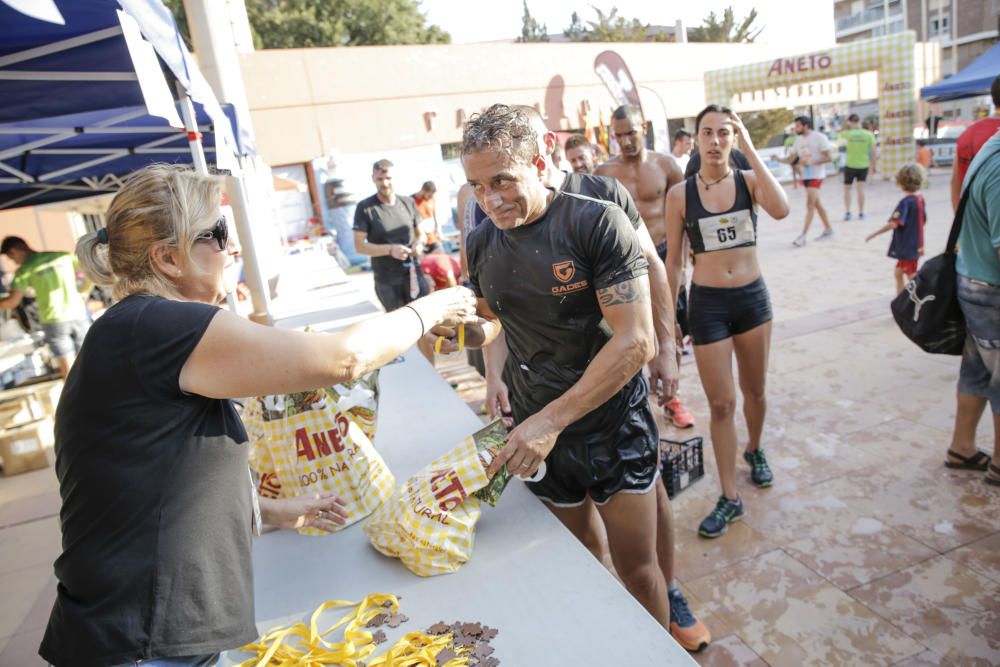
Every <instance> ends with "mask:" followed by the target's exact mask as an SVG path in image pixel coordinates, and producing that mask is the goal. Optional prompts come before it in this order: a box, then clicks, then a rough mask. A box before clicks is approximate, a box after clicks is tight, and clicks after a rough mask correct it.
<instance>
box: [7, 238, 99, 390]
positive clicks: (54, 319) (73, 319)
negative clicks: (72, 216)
mask: <svg viewBox="0 0 1000 667" xmlns="http://www.w3.org/2000/svg"><path fill="white" fill-rule="evenodd" d="M0 254H3V255H6V256H7V257H9V258H10V259H11V261H13V262H14V263H15V264H17V265H18V268H17V271H16V272H15V273H14V279H13V280H11V283H10V295H9V296H8V297H7V298H5V299H3V300H0V308H4V309H12V308H16V307H17V305H18V304H19V303H21V299H22V298H23V297H24V294H25V292H27V291H28V290H29V289H30V290H32V291H33V292H34V293H35V299H36V301H37V303H38V312H39V319H41V322H42V331H44V332H45V342H46V343H48V345H49V349H50V350H51V351H52V357H53V358H54V359H55V361H56V364H57V366H58V369H59V374H60V375H61V376H62V377H66V376H67V375H68V374H69V369H70V366H72V365H73V359H74V358H75V357H76V353H77V352H79V350H80V346H81V345H82V344H83V337H84V336H85V335H86V333H87V329H88V328H89V326H90V318H89V316H88V314H87V307H86V305H85V304H84V299H83V295H82V294H81V293H80V290H79V289H78V288H77V283H76V258H75V257H74V256H73V255H72V254H71V253H68V252H36V251H35V250H33V249H32V248H31V246H29V245H28V244H27V243H26V242H25V241H24V239H22V238H20V237H17V236H8V237H7V238H5V239H4V240H3V243H0Z"/></svg>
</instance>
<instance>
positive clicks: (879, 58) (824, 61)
mask: <svg viewBox="0 0 1000 667" xmlns="http://www.w3.org/2000/svg"><path fill="white" fill-rule="evenodd" d="M915 42H916V39H915V36H914V33H913V32H912V31H905V32H902V33H898V34H895V35H889V36H887V37H879V38H876V39H866V40H859V41H856V42H848V43H847V44H843V45H841V46H837V47H835V48H831V49H827V50H824V51H815V52H813V53H806V54H802V55H797V56H793V57H788V58H778V59H776V60H771V61H767V62H759V63H753V64H750V65H740V66H739V67H731V68H728V69H721V70H714V71H711V72H706V73H705V96H706V99H707V101H708V103H709V104H720V105H726V106H730V105H732V102H733V97H734V96H735V95H736V94H738V93H742V92H747V91H752V90H762V89H770V88H780V87H784V86H789V85H794V84H799V83H808V82H811V81H818V80H822V79H831V78H834V77H838V76H846V75H849V74H858V73H860V72H868V71H871V70H877V71H878V77H879V83H878V87H879V144H880V147H879V165H880V169H881V170H882V173H883V174H884V175H886V177H889V176H891V175H892V174H895V173H896V171H897V170H898V169H899V168H900V167H902V166H903V165H904V164H906V163H907V162H912V161H913V160H914V157H915V149H914V144H913V125H914V121H915V115H916V94H917V91H916V87H915V76H916V72H915V71H914V45H915Z"/></svg>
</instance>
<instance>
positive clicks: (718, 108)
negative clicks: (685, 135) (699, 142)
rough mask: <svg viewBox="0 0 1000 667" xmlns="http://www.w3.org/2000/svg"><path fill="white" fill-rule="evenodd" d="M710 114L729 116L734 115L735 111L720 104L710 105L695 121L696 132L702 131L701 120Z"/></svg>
mask: <svg viewBox="0 0 1000 667" xmlns="http://www.w3.org/2000/svg"><path fill="white" fill-rule="evenodd" d="M710 113H724V114H726V115H727V116H728V115H730V114H732V113H733V110H732V109H730V108H729V107H724V106H721V105H718V104H709V105H708V106H707V107H705V108H704V109H702V110H701V112H700V113H699V114H698V115H697V116H696V117H695V119H694V131H695V132H697V131H698V130H700V129H701V119H702V118H704V117H705V116H707V115H708V114H710Z"/></svg>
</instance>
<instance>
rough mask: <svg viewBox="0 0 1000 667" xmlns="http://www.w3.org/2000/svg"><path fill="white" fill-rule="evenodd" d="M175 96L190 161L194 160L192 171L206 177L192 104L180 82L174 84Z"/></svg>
mask: <svg viewBox="0 0 1000 667" xmlns="http://www.w3.org/2000/svg"><path fill="white" fill-rule="evenodd" d="M176 86H177V96H178V97H179V98H180V102H181V118H183V119H184V129H185V130H187V138H188V146H189V147H190V148H191V159H192V160H194V170H195V171H197V172H198V173H199V174H205V175H206V176H207V175H208V163H207V162H205V149H204V148H202V145H201V132H200V131H199V130H198V123H197V121H196V120H195V115H194V104H193V103H192V102H191V97H190V95H188V91H187V90H186V89H185V88H184V86H183V85H182V84H181V82H180V81H177V82H176Z"/></svg>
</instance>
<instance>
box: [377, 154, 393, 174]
mask: <svg viewBox="0 0 1000 667" xmlns="http://www.w3.org/2000/svg"><path fill="white" fill-rule="evenodd" d="M395 166H396V165H394V164H393V163H392V160H387V159H385V158H382V159H381V160H379V161H377V162H376V163H375V164H373V165H372V173H373V174H374V173H375V172H376V171H385V170H386V169H391V168H392V167H395Z"/></svg>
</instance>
